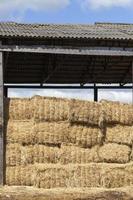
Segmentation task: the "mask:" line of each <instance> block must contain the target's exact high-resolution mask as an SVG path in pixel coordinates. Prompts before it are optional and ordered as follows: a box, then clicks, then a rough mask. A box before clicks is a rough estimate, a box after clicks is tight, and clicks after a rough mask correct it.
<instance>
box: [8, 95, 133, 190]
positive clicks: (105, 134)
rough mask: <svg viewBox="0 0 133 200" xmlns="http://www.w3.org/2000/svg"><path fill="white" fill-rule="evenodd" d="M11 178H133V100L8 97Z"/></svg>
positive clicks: (100, 182) (55, 181) (99, 181)
mask: <svg viewBox="0 0 133 200" xmlns="http://www.w3.org/2000/svg"><path fill="white" fill-rule="evenodd" d="M5 111H6V126H5V135H6V184H7V185H25V186H35V187H39V188H45V189H50V188H68V187H69V188H70V187H71V188H74V187H78V188H79V187H105V188H115V187H125V186H130V185H132V184H133V106H132V105H129V104H121V103H119V102H109V101H101V102H99V103H96V102H88V101H79V100H73V99H72V100H68V99H57V98H44V97H40V96H35V97H33V98H31V99H6V101H5Z"/></svg>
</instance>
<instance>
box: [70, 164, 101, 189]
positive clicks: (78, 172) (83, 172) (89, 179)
mask: <svg viewBox="0 0 133 200" xmlns="http://www.w3.org/2000/svg"><path fill="white" fill-rule="evenodd" d="M68 169H69V182H68V187H72V188H73V187H77V188H80V187H81V188H84V187H100V168H99V165H98V164H97V163H90V164H79V165H69V166H68Z"/></svg>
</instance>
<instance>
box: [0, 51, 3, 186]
mask: <svg viewBox="0 0 133 200" xmlns="http://www.w3.org/2000/svg"><path fill="white" fill-rule="evenodd" d="M3 99H4V98H3V53H2V52H0V185H3V184H4V139H3V138H4V133H3V132H4V127H3V125H4V115H3V107H4V105H3Z"/></svg>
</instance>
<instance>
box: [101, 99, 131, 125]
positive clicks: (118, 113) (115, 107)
mask: <svg viewBox="0 0 133 200" xmlns="http://www.w3.org/2000/svg"><path fill="white" fill-rule="evenodd" d="M101 103H102V108H103V110H104V111H105V120H106V123H111V124H113V123H120V124H125V125H133V105H131V104H123V103H120V102H111V101H102V102H101Z"/></svg>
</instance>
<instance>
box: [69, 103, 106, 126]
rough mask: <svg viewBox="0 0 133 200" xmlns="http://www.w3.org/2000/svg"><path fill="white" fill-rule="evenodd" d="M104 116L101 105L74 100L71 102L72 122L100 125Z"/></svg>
mask: <svg viewBox="0 0 133 200" xmlns="http://www.w3.org/2000/svg"><path fill="white" fill-rule="evenodd" d="M101 114H102V106H101V104H100V103H96V102H88V101H80V100H72V101H71V102H70V122H72V123H86V124H90V125H99V123H100V118H101Z"/></svg>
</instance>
